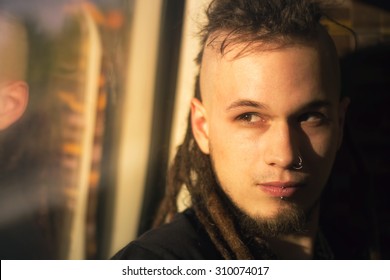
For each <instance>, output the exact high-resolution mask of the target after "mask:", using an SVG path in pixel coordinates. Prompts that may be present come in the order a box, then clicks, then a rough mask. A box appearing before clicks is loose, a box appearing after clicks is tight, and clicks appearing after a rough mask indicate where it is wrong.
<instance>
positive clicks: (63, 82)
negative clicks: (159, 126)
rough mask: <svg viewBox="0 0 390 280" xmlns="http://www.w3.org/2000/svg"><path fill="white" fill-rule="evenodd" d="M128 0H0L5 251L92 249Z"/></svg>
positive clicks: (33, 253) (38, 254) (11, 255)
mask: <svg viewBox="0 0 390 280" xmlns="http://www.w3.org/2000/svg"><path fill="white" fill-rule="evenodd" d="M132 5H133V1H121V0H105V1H101V0H91V1H72V0H69V1H67V0H62V1H46V0H34V1H15V0H13V1H1V4H0V87H1V88H0V92H1V96H0V107H1V109H0V110H1V112H0V118H1V119H2V120H1V121H0V122H1V124H0V165H1V166H0V243H1V245H0V247H1V251H0V257H1V258H2V259H4V258H6V259H19V258H23V259H63V258H96V257H97V249H96V247H97V245H96V244H97V236H96V215H97V214H96V211H97V207H96V205H97V200H98V194H97V191H96V190H97V188H98V184H99V182H100V177H101V171H100V170H101V169H100V167H101V165H102V153H103V143H109V144H110V143H111V142H112V141H113V137H112V135H114V134H115V131H114V130H115V126H114V125H111V124H113V123H116V122H117V121H118V120H119V118H118V116H117V112H118V111H120V110H121V108H120V104H121V99H122V98H123V94H122V88H121V85H122V84H123V83H122V81H123V79H124V76H125V73H126V67H127V65H126V63H122V62H123V61H126V51H125V50H126V47H127V43H128V38H127V37H128V36H127V34H128V29H129V26H130V22H131V18H132V17H131V16H132V15H131V12H132ZM119 62H121V63H119ZM11 112H12V115H11ZM3 123H4V125H3ZM111 144H112V143H111ZM107 148H108V149H109V145H108V146H107Z"/></svg>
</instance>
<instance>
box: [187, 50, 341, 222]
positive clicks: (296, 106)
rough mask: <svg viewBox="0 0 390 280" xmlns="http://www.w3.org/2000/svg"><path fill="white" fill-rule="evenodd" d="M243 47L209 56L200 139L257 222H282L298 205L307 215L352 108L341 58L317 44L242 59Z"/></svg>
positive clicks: (198, 107)
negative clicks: (341, 83)
mask: <svg viewBox="0 0 390 280" xmlns="http://www.w3.org/2000/svg"><path fill="white" fill-rule="evenodd" d="M240 47H242V46H237V51H235V50H232V51H231V52H230V53H228V54H226V55H224V56H221V55H220V54H219V53H218V51H217V50H215V49H213V48H212V47H211V46H209V47H206V49H205V51H204V56H203V62H202V69H201V77H200V79H201V80H200V85H201V93H202V99H203V103H200V102H199V101H197V100H194V101H193V103H192V126H193V132H194V135H195V139H196V140H197V142H198V145H199V146H200V148H201V150H202V151H203V152H204V153H206V154H210V156H211V159H212V162H213V168H214V171H215V173H216V176H217V179H218V182H219V183H220V185H221V188H222V189H223V190H224V192H225V193H226V194H227V195H228V197H230V199H231V200H232V201H233V203H234V204H235V205H236V206H237V207H238V208H239V209H241V211H243V212H244V213H245V214H247V215H248V216H250V217H251V218H254V219H256V220H259V219H260V220H261V219H262V220H267V219H270V220H272V219H277V218H278V216H280V215H283V213H288V212H289V210H291V211H293V209H294V208H296V207H298V208H299V209H301V210H303V211H304V212H306V213H307V212H308V211H310V210H311V209H312V208H313V206H315V205H316V203H317V202H318V200H319V198H320V195H321V192H322V190H323V188H324V186H325V183H326V181H327V178H328V176H329V173H330V170H331V167H332V164H333V161H334V158H335V154H336V151H337V149H338V147H339V144H340V141H341V137H342V125H343V119H344V112H345V110H346V107H347V102H341V103H340V102H339V97H338V77H337V66H336V65H335V59H334V57H331V55H329V53H328V54H326V51H325V52H324V49H323V48H321V47H318V46H316V45H315V44H312V45H292V46H288V47H283V48H275V49H273V50H263V51H261V50H259V51H256V50H254V51H253V52H250V53H249V54H246V55H244V56H241V57H238V58H235V57H234V56H235V55H236V54H237V53H238V51H239V50H240V49H241V48H240ZM324 53H325V54H324ZM299 157H301V158H302V160H303V167H302V169H297V167H298V162H299ZM281 198H283V199H281Z"/></svg>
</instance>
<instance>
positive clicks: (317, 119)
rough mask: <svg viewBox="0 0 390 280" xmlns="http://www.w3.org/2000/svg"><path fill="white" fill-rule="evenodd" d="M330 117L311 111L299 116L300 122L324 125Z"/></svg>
mask: <svg viewBox="0 0 390 280" xmlns="http://www.w3.org/2000/svg"><path fill="white" fill-rule="evenodd" d="M328 120H329V119H328V117H327V116H325V115H324V114H322V113H320V112H309V113H305V114H303V115H301V116H300V117H299V122H300V123H302V124H308V125H313V126H316V125H322V124H324V123H326V122H327V121H328Z"/></svg>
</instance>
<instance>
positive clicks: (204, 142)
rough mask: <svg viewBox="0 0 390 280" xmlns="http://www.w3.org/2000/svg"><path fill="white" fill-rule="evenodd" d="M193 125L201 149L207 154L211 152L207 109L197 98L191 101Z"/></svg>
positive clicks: (193, 131)
mask: <svg viewBox="0 0 390 280" xmlns="http://www.w3.org/2000/svg"><path fill="white" fill-rule="evenodd" d="M191 126H192V133H193V134H194V137H195V140H196V142H197V143H198V146H199V148H200V150H201V151H202V152H203V153H205V154H209V153H210V149H209V126H208V123H207V115H206V109H205V108H204V106H203V104H202V102H200V101H199V100H198V99H196V98H193V99H192V101H191Z"/></svg>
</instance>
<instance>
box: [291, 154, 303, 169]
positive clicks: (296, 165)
mask: <svg viewBox="0 0 390 280" xmlns="http://www.w3.org/2000/svg"><path fill="white" fill-rule="evenodd" d="M292 168H293V169H295V170H300V169H302V168H303V159H302V157H301V156H300V155H298V163H297V164H294V165H293V166H292Z"/></svg>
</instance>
